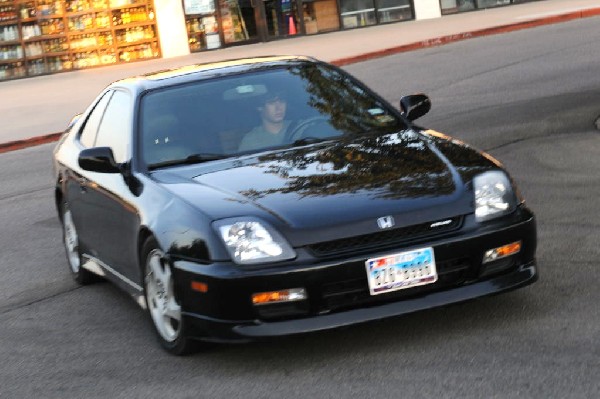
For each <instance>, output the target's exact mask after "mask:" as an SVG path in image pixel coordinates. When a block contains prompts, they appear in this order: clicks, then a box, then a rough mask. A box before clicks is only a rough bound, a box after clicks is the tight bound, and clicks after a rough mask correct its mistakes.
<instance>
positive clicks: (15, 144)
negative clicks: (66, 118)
mask: <svg viewBox="0 0 600 399" xmlns="http://www.w3.org/2000/svg"><path fill="white" fill-rule="evenodd" d="M61 135H62V132H61V133H50V134H46V135H43V136H37V137H32V138H30V139H23V140H15V141H9V142H8V143H4V144H0V154H2V153H4V152H9V151H16V150H22V149H24V148H28V147H35V146H38V145H42V144H48V143H52V142H55V141H58V139H59V138H60V136H61Z"/></svg>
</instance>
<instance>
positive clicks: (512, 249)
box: [483, 241, 521, 263]
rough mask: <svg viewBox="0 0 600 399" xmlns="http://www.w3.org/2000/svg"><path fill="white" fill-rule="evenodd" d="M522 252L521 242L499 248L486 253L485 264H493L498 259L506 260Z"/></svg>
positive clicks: (484, 256)
mask: <svg viewBox="0 0 600 399" xmlns="http://www.w3.org/2000/svg"><path fill="white" fill-rule="evenodd" d="M520 250H521V241H517V242H513V243H511V244H507V245H503V246H501V247H498V248H494V249H490V250H488V251H485V254H484V255H483V263H489V262H493V261H495V260H498V259H502V258H506V257H507V256H510V255H514V254H516V253H518V252H519V251H520Z"/></svg>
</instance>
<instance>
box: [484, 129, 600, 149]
mask: <svg viewBox="0 0 600 399" xmlns="http://www.w3.org/2000/svg"><path fill="white" fill-rule="evenodd" d="M583 134H597V132H596V131H584V132H575V133H573V132H568V133H549V134H541V135H536V136H529V137H522V138H518V139H514V140H511V141H507V142H506V143H502V144H498V145H496V146H493V147H487V148H484V149H483V151H485V152H491V151H495V150H499V149H502V148H506V147H509V146H511V145H513V144H519V143H523V142H527V141H533V140H538V139H544V138H548V137H563V136H574V135H583Z"/></svg>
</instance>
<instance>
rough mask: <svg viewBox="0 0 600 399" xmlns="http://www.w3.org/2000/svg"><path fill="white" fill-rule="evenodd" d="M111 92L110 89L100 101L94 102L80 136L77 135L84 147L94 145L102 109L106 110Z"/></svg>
mask: <svg viewBox="0 0 600 399" xmlns="http://www.w3.org/2000/svg"><path fill="white" fill-rule="evenodd" d="M112 94H113V92H112V91H109V92H106V93H105V94H104V96H103V97H102V98H101V99H100V101H98V102H97V103H96V106H95V107H94V109H93V110H92V112H91V113H90V116H89V117H88V119H87V121H86V122H85V125H84V127H83V130H82V132H81V136H79V141H80V142H81V144H82V145H83V146H84V147H87V148H91V147H94V143H95V142H96V134H97V133H98V126H99V125H100V121H101V120H102V116H103V115H104V110H106V105H107V104H108V101H109V100H110V98H111V96H112Z"/></svg>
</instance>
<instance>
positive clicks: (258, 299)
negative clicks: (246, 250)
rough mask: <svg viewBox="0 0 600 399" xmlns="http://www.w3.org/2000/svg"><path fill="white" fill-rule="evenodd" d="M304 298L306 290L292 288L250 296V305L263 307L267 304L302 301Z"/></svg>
mask: <svg viewBox="0 0 600 399" xmlns="http://www.w3.org/2000/svg"><path fill="white" fill-rule="evenodd" d="M306 298H307V296H306V290H305V289H304V288H292V289H289V290H281V291H270V292H258V293H256V294H252V303H253V304H254V305H264V304H267V303H277V302H294V301H303V300H305V299H306Z"/></svg>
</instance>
